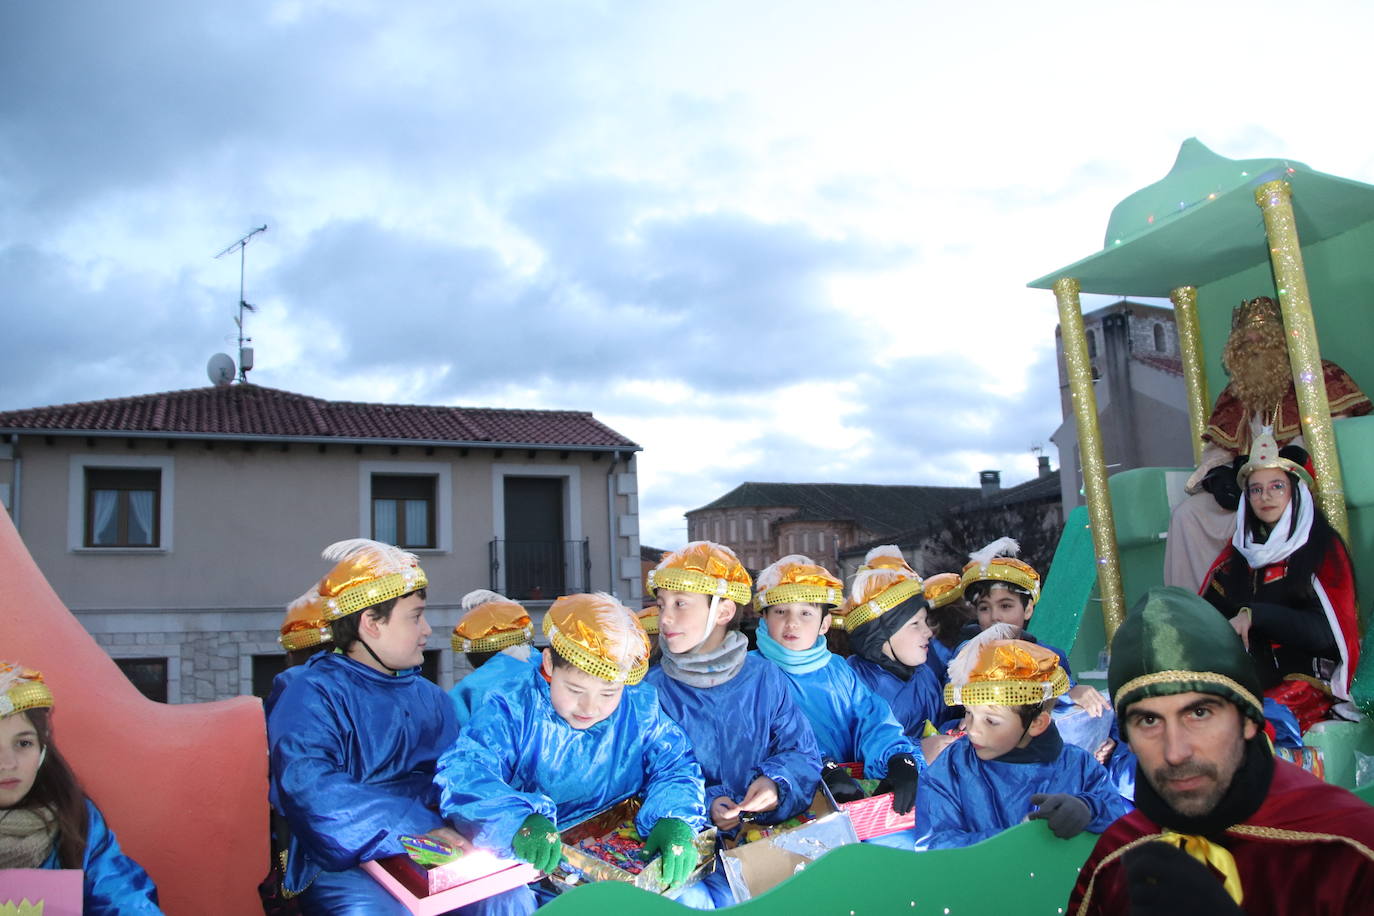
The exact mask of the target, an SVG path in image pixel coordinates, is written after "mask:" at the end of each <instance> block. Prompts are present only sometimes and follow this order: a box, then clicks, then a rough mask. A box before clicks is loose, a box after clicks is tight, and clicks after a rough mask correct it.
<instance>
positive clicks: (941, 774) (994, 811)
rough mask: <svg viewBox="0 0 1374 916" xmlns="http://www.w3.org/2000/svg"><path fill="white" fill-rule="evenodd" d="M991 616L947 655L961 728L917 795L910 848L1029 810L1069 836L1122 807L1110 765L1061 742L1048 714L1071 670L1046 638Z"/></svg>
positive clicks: (972, 834) (1100, 825)
mask: <svg viewBox="0 0 1374 916" xmlns="http://www.w3.org/2000/svg"><path fill="white" fill-rule="evenodd" d="M1015 632H1016V631H1015V629H1014V628H1013V627H1011V626H1010V625H1008V624H997V625H995V626H993V627H990V628H989V629H987V630H985V631H984V632H983V633H981V634H979V635H978V636H977V637H975V638H973V639H971V640H969V642H968V643H967V644H965V646H964V647H963V648H962V649H960V650H959V654H958V655H956V656H955V658H954V660H953V662H951V664H950V671H949V673H950V682H949V684H948V685H947V686H946V687H945V702H946V703H948V704H949V705H950V706H960V705H962V706H963V707H964V709H965V712H966V717H965V728H966V731H967V733H966V734H965V735H964V736H963V737H961V738H959V739H958V740H957V741H955V742H954V743H953V744H951V745H950V746H949V747H948V748H947V749H946V750H945V751H944V753H943V754H941V755H940V758H939V759H938V760H936V761H935V762H934V763H933V764H931V766H930V767H929V769H927V770H926V773H925V777H924V778H923V779H922V781H921V792H920V796H919V797H918V798H917V800H916V823H917V825H918V829H920V830H922V831H923V835H922V837H921V839H919V840H918V841H917V843H916V848H917V849H918V850H921V849H948V848H953V847H957V846H970V845H972V844H974V843H977V842H979V841H981V840H985V839H987V838H988V837H990V836H993V835H994V834H997V833H1000V832H1001V831H1003V830H1006V829H1007V828H1008V827H1014V826H1016V825H1017V824H1019V823H1021V822H1022V821H1024V820H1026V819H1027V818H1028V817H1029V818H1031V819H1033V820H1034V819H1043V820H1045V821H1047V822H1048V823H1049V827H1050V830H1051V831H1053V833H1054V834H1055V835H1056V836H1058V837H1062V838H1068V837H1071V836H1075V835H1076V834H1078V833H1081V832H1082V831H1084V830H1089V831H1092V832H1093V833H1101V832H1102V831H1103V830H1105V829H1106V828H1107V826H1108V825H1109V824H1111V822H1112V821H1114V820H1116V819H1117V818H1118V817H1120V816H1122V815H1123V814H1125V813H1126V812H1127V811H1128V810H1129V807H1128V806H1127V804H1126V803H1125V802H1124V801H1123V800H1122V798H1121V796H1120V795H1118V794H1117V792H1116V789H1115V787H1114V786H1113V784H1112V783H1111V781H1110V780H1109V779H1108V776H1107V771H1106V770H1105V769H1104V768H1103V767H1102V765H1101V764H1099V763H1098V762H1097V761H1096V760H1095V759H1093V757H1092V755H1091V754H1089V753H1088V752H1087V751H1085V750H1083V749H1082V748H1080V747H1076V746H1074V745H1071V744H1065V743H1064V741H1063V740H1062V739H1061V738H1060V737H1059V731H1058V729H1056V728H1055V726H1054V722H1053V720H1052V719H1051V718H1050V714H1049V708H1050V707H1051V706H1053V704H1054V700H1055V698H1057V697H1059V696H1061V695H1063V693H1064V692H1065V691H1066V690H1067V689H1068V677H1067V675H1066V674H1065V673H1064V669H1063V668H1061V667H1060V666H1059V660H1058V658H1057V657H1056V656H1055V654H1054V653H1053V652H1052V651H1050V650H1049V649H1046V648H1045V647H1043V646H1038V645H1036V644H1034V643H1030V642H1026V641H1024V640H1019V639H1011V638H1009V637H1010V636H1012V635H1014V633H1015Z"/></svg>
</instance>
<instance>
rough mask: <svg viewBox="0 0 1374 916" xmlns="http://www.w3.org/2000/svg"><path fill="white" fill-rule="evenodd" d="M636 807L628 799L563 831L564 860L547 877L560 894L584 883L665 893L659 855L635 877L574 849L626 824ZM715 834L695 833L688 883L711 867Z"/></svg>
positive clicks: (712, 831)
mask: <svg viewBox="0 0 1374 916" xmlns="http://www.w3.org/2000/svg"><path fill="white" fill-rule="evenodd" d="M639 808H640V800H639V799H638V798H627V799H625V800H624V801H622V802H618V803H616V804H614V805H612V806H611V807H609V808H607V809H606V810H605V811H601V812H599V813H597V814H593V815H592V816H591V817H588V818H585V819H583V820H581V821H579V822H578V823H576V824H573V825H572V826H571V827H568V828H566V829H565V830H563V831H562V837H563V857H564V859H565V860H566V861H565V862H564V863H563V864H562V865H560V866H559V867H558V871H557V872H556V873H555V874H553V875H551V876H550V878H551V879H552V881H553V883H554V885H555V886H556V887H558V889H559V890H560V891H566V890H568V889H569V888H571V887H573V886H575V885H577V884H581V883H583V882H584V881H621V882H624V883H625V884H633V885H634V886H635V887H637V888H640V889H641V890H646V891H649V892H651V893H654V894H662V893H663V892H664V891H666V890H668V886H667V885H666V884H664V883H663V862H662V858H661V857H660V856H655V857H654V858H652V859H650V860H649V863H648V864H647V865H645V866H644V868H643V870H641V871H640V872H639V874H635V873H634V872H631V871H627V870H625V869H623V868H619V867H617V866H615V865H612V864H611V863H610V862H606V861H604V860H602V859H599V858H597V857H596V856H594V855H592V854H591V853H589V852H587V851H585V850H582V849H578V848H577V844H578V842H580V841H581V840H584V839H587V838H588V837H599V836H605V835H606V834H608V833H610V832H611V831H612V830H615V829H616V828H617V827H619V826H620V825H621V824H623V823H625V822H626V821H633V820H634V817H635V815H636V814H637V813H638V812H639ZM716 832H717V831H716V828H715V827H714V826H711V827H707V828H706V829H705V830H703V831H701V832H700V833H698V834H697V836H696V839H695V840H694V841H693V842H694V845H695V846H696V849H697V855H698V856H700V862H699V864H698V865H697V867H696V869H694V870H693V872H692V874H691V877H689V878H688V881H691V880H694V879H695V878H697V877H698V876H699V875H701V874H704V873H705V872H707V871H709V870H710V869H711V868H712V867H713V866H714V858H715V852H716Z"/></svg>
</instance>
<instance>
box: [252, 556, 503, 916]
mask: <svg viewBox="0 0 1374 916" xmlns="http://www.w3.org/2000/svg"><path fill="white" fill-rule="evenodd" d="M324 558H325V559H326V560H331V561H333V562H334V564H335V565H334V568H333V569H332V570H330V572H329V573H328V574H326V575H325V577H324V578H323V579H321V580H320V582H319V584H318V585H317V586H316V587H315V592H316V594H317V595H318V597H319V599H320V601H321V602H322V608H323V614H324V618H325V619H326V620H327V621H328V624H329V628H330V639H331V641H332V643H333V645H334V650H333V651H332V652H321V653H319V654H317V655H314V656H312V657H311V658H310V660H309V661H307V662H306V663H305V665H303V666H301V667H298V668H292V669H289V672H288V673H290V675H291V677H290V678H288V679H287V683H286V686H285V688H284V689H282V690H281V691H280V693H279V694H278V695H277V696H276V698H275V701H274V702H273V703H272V704H271V706H270V707H269V708H268V710H267V739H268V748H269V752H270V764H271V793H272V800H273V802H274V804H275V805H277V806H278V807H279V810H280V813H281V814H283V815H284V816H285V821H286V824H287V825H288V826H289V828H290V837H289V838H288V839H287V840H286V842H285V844H284V845H285V847H286V853H287V855H286V863H285V866H284V875H283V880H282V885H283V890H284V892H285V894H286V896H288V897H296V896H298V898H299V901H300V905H301V910H302V911H303V912H305V913H308V914H316V913H319V914H324V913H328V914H340V913H344V914H356V916H365V914H366V916H372V914H379V913H395V914H404V913H405V912H406V910H405V908H404V907H403V906H401V904H400V903H399V902H398V901H397V900H396V899H395V898H393V897H392V896H391V895H390V894H389V893H388V892H387V891H386V890H384V889H383V888H382V886H381V885H380V884H378V883H377V882H375V881H374V880H373V879H372V878H371V877H370V876H369V875H367V873H365V872H364V871H363V870H362V869H361V868H359V864H360V863H362V862H366V861H369V860H372V859H379V858H383V857H385V856H391V855H401V854H404V852H405V850H404V848H403V847H402V846H401V843H400V839H399V838H400V837H401V836H402V835H405V834H425V833H428V834H430V835H432V836H434V837H435V838H437V839H439V840H441V841H443V842H446V843H450V844H461V842H462V839H461V837H459V836H458V834H456V833H454V832H453V831H452V830H451V829H449V828H447V827H445V826H444V822H443V819H442V818H441V817H440V816H439V814H438V792H437V791H436V790H435V788H434V784H433V778H434V768H435V762H436V761H437V760H438V759H439V755H440V754H441V753H443V751H444V750H445V749H446V748H448V746H449V745H450V744H452V743H453V741H454V739H455V738H456V737H457V735H458V723H457V721H456V719H455V716H454V712H453V702H452V701H451V700H450V699H449V698H448V697H447V696H445V695H444V692H443V691H442V690H440V689H439V688H438V687H437V686H435V685H434V684H432V683H430V682H429V681H427V680H425V679H424V678H422V677H420V667H419V666H420V664H421V662H422V661H423V660H424V647H425V642H426V640H427V639H428V637H429V634H430V627H429V624H428V623H427V622H426V621H425V596H426V592H425V588H426V586H427V585H428V584H429V583H428V579H427V578H426V576H425V573H424V570H423V569H421V568H420V565H419V562H418V560H416V558H415V556H414V555H413V554H410V553H406V552H405V551H403V550H400V549H399V548H396V547H393V546H391V545H389V544H382V543H380V542H377V541H370V540H365V539H356V540H351V541H340V542H339V543H337V544H333V545H331V546H330V547H328V548H326V549H325V551H324ZM506 903H507V900H506V898H504V897H497V898H492V899H491V900H489V901H483V902H482V903H481V904H476V905H474V906H473V907H471V908H464V910H463V912H505V910H504V909H503V907H504V906H505V905H506Z"/></svg>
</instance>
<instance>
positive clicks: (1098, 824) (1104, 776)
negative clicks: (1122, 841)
mask: <svg viewBox="0 0 1374 916" xmlns="http://www.w3.org/2000/svg"><path fill="white" fill-rule="evenodd" d="M1076 759H1077V761H1078V769H1079V772H1080V778H1081V780H1082V781H1081V783H1080V788H1079V789H1078V791H1076V792H1074V793H1072V794H1074V795H1077V796H1078V797H1079V798H1081V799H1083V801H1085V802H1087V804H1088V809H1089V810H1090V811H1092V813H1093V819H1092V820H1091V821H1089V822H1088V826H1087V827H1085V828H1083V829H1085V830H1087V831H1088V832H1089V833H1101V832H1102V831H1104V830H1106V829H1107V828H1108V827H1110V826H1111V825H1112V821H1114V820H1116V819H1117V818H1119V817H1122V816H1124V815H1126V814H1128V813H1129V812H1130V810H1131V806H1130V805H1128V804H1127V803H1126V801H1125V800H1124V799H1123V798H1122V797H1121V795H1120V793H1118V792H1117V790H1116V785H1115V784H1114V783H1113V782H1112V780H1111V778H1110V776H1109V774H1108V772H1107V768H1106V767H1104V766H1102V764H1100V763H1098V762H1097V760H1096V759H1095V758H1093V756H1092V755H1090V754H1086V753H1085V754H1079V755H1076Z"/></svg>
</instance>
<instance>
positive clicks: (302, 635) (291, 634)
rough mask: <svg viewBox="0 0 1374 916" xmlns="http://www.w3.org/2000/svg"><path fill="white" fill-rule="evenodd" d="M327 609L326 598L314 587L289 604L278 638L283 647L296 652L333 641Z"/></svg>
mask: <svg viewBox="0 0 1374 916" xmlns="http://www.w3.org/2000/svg"><path fill="white" fill-rule="evenodd" d="M327 610H328V609H327V608H326V607H325V600H324V598H322V597H321V596H320V593H319V592H317V591H315V589H313V588H312V589H310V591H308V592H306V593H305V594H304V595H301V596H300V597H299V598H297V599H296V600H295V601H292V602H291V603H290V604H288V605H287V606H286V619H285V620H284V621H282V625H281V636H280V637H279V639H278V641H279V642H280V643H281V645H282V648H283V649H285V650H286V651H287V652H295V651H296V650H298V649H309V648H310V647H311V646H318V645H321V644H323V643H327V642H332V641H333V639H334V634H333V631H331V630H330V629H329V617H328V616H326V611H327Z"/></svg>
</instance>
